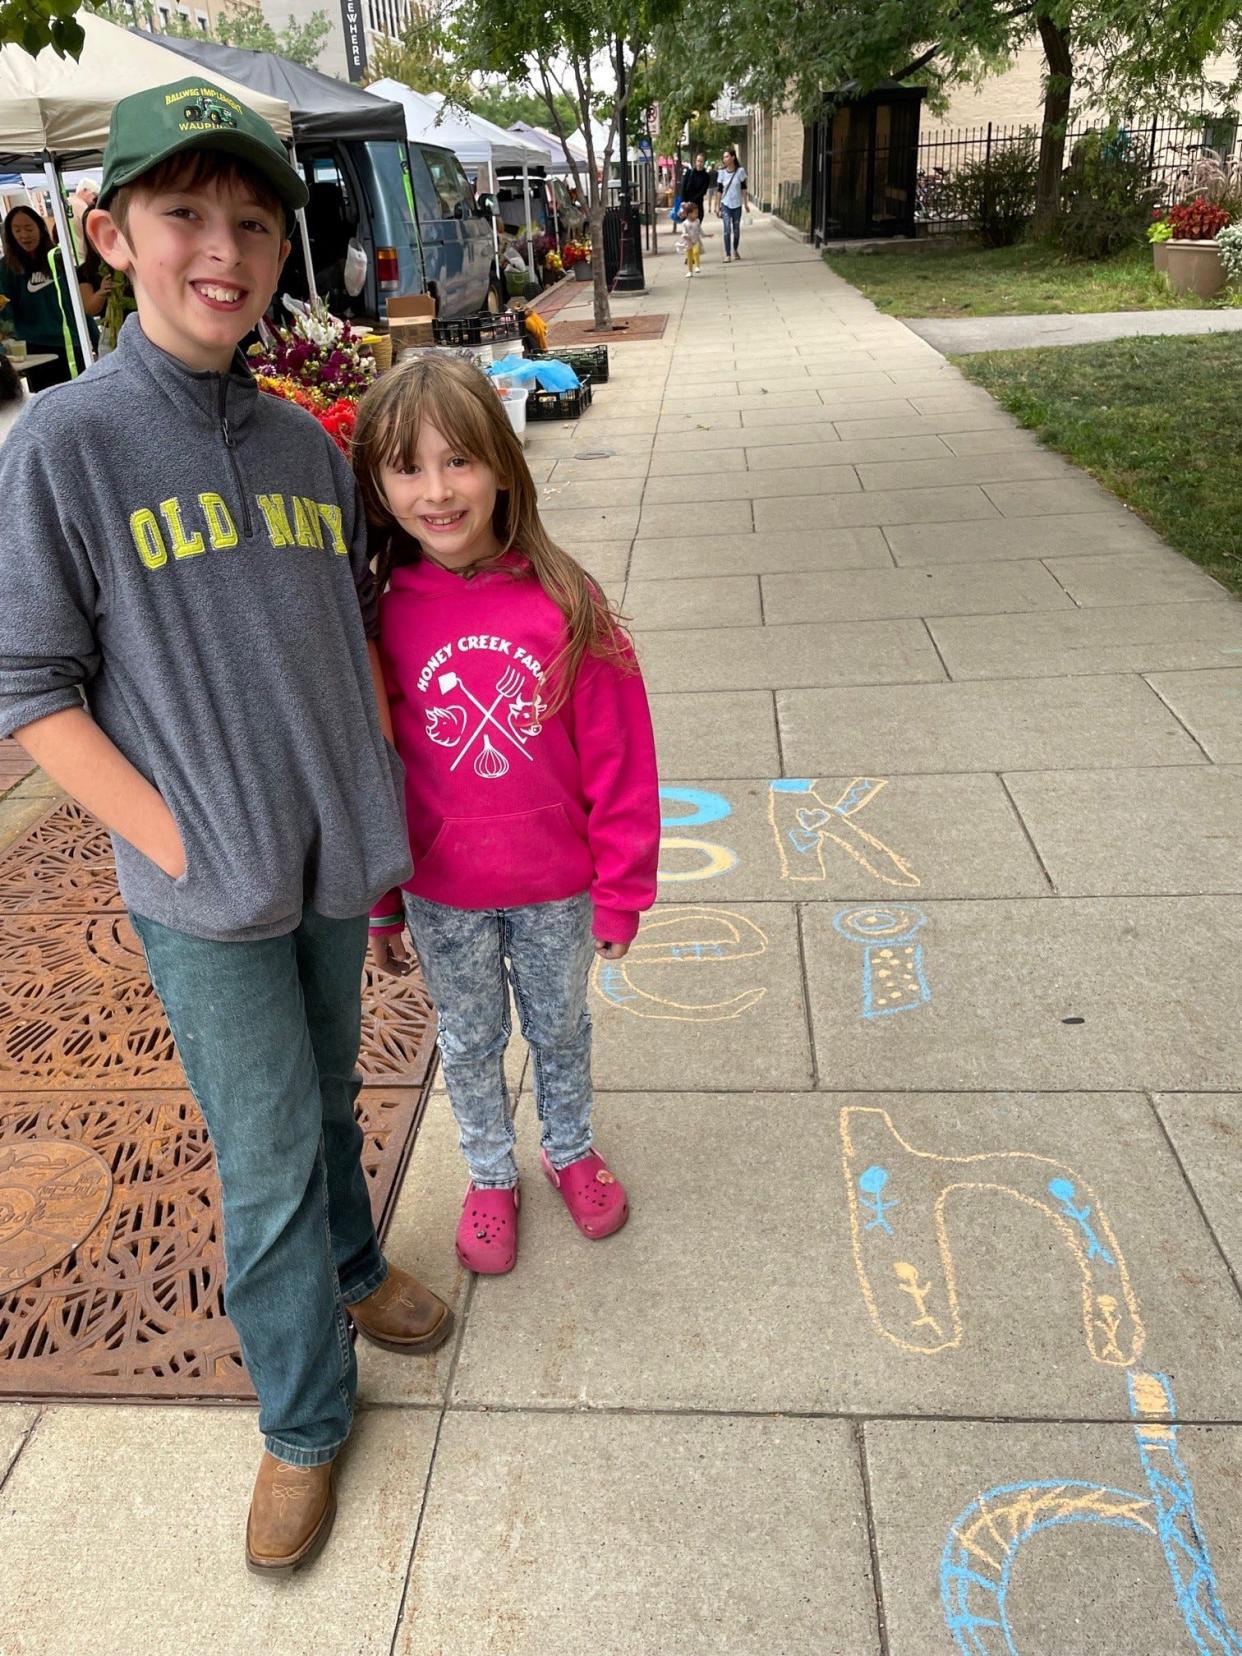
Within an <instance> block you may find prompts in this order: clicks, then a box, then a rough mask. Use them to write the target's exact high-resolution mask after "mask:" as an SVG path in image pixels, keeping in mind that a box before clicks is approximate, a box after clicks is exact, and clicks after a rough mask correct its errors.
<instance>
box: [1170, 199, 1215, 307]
mask: <svg viewBox="0 0 1242 1656" xmlns="http://www.w3.org/2000/svg"><path fill="white" fill-rule="evenodd" d="M1228 223H1229V213H1228V210H1227V209H1226V208H1224V207H1220V206H1218V205H1217V203H1216V202H1214V201H1209V200H1208V199H1207V197H1206V196H1202V195H1199V196H1196V197H1195V198H1194V200H1193V201H1185V202H1182V203H1180V204H1179V205H1178V206H1176V207H1170V209H1169V228H1170V230H1171V232H1172V234H1171V235H1170V236H1169V237H1168V239H1167V240H1166V242H1165V247H1166V248H1167V250H1168V265H1167V267H1166V268H1167V272H1168V278H1169V286H1170V287H1171V288H1172V289H1173V291H1174V293H1193V294H1196V295H1197V296H1198V297H1199V298H1200V299H1215V297H1216V295H1217V294H1218V293H1219V292H1220V290H1221V289H1222V288H1223V287H1224V285H1225V267H1224V266H1223V265H1222V264H1221V262H1220V250H1219V248H1218V247H1217V245H1216V237H1217V235H1218V233H1219V232H1220V231H1221V230H1223V229H1225V227H1226V226H1227V225H1228Z"/></svg>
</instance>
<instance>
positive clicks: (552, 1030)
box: [405, 892, 595, 1190]
mask: <svg viewBox="0 0 1242 1656" xmlns="http://www.w3.org/2000/svg"><path fill="white" fill-rule="evenodd" d="M405 916H406V921H407V923H408V925H409V928H410V936H411V937H412V938H413V940H414V947H415V949H416V950H417V952H418V960H419V964H420V965H421V967H422V969H423V977H424V978H425V980H426V983H427V988H428V990H429V992H430V994H431V998H432V1000H433V1001H434V1003H435V1008H436V1011H437V1012H438V1013H439V1015H440V1033H439V1036H438V1038H437V1041H436V1044H437V1046H438V1047H439V1048H440V1060H441V1062H442V1064H443V1065H444V1079H445V1083H446V1085H447V1086H448V1093H449V1102H450V1103H451V1104H452V1106H453V1114H454V1116H455V1117H456V1119H457V1129H458V1133H459V1135H460V1138H461V1148H462V1153H463V1154H464V1155H465V1158H466V1165H467V1166H468V1167H469V1169H470V1177H471V1179H472V1180H473V1182H474V1183H475V1185H477V1186H478V1188H479V1189H480V1190H508V1189H510V1188H511V1187H512V1186H513V1185H515V1184H516V1183H517V1177H518V1170H517V1162H516V1160H515V1159H514V1155H513V1147H514V1145H515V1143H516V1142H517V1136H516V1134H515V1132H514V1130H513V1111H512V1108H511V1107H510V1102H509V1089H508V1086H507V1085H506V1083H505V1067H504V1058H505V1048H506V1047H507V1046H508V1044H509V1036H510V1034H511V1033H512V1026H511V1024H510V1020H509V984H510V983H512V985H513V998H514V1000H515V1001H516V1002H517V1009H518V1016H519V1018H520V1019H521V1024H522V1034H523V1035H524V1036H525V1037H526V1039H527V1041H529V1043H530V1050H531V1058H532V1060H533V1062H534V1072H535V1106H536V1108H537V1110H538V1112H539V1120H540V1123H541V1143H542V1145H543V1148H544V1149H545V1150H546V1151H547V1153H548V1160H549V1161H550V1162H551V1163H552V1165H553V1167H554V1168H555V1169H556V1170H557V1172H558V1173H559V1172H560V1170H561V1169H562V1168H563V1167H568V1166H569V1164H570V1162H575V1161H579V1160H580V1159H581V1158H582V1157H583V1156H585V1155H586V1154H587V1152H588V1151H589V1150H590V1148H591V1102H592V1100H591V1016H590V1013H589V1012H588V1011H587V1001H586V997H587V978H588V976H589V974H590V970H591V964H592V962H593V961H594V959H595V945H594V943H593V942H592V940H591V899H590V896H589V895H588V894H587V893H586V892H583V893H582V895H581V896H579V897H568V898H565V899H564V900H563V901H560V902H554V903H530V904H528V905H527V906H526V907H524V908H509V909H459V908H449V907H448V905H447V904H444V903H429V902H427V901H426V899H425V898H422V897H414V896H411V895H410V893H409V892H406V893H405Z"/></svg>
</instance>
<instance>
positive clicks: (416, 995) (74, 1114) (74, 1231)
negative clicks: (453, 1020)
mask: <svg viewBox="0 0 1242 1656" xmlns="http://www.w3.org/2000/svg"><path fill="white" fill-rule="evenodd" d="M0 916H3V918H2V919H0V1396H6V1397H35V1398H38V1397H134V1398H148V1399H161V1400H172V1399H178V1400H181V1401H185V1400H204V1399H213V1400H217V1401H219V1400H229V1399H236V1400H249V1399H250V1398H251V1397H252V1396H253V1393H252V1391H251V1388H250V1384H249V1380H248V1378H247V1376H246V1372H245V1369H244V1366H243V1365H242V1361H241V1356H240V1353H239V1351H238V1344H237V1336H236V1334H235V1332H234V1330H233V1327H232V1324H231V1323H230V1322H229V1321H228V1319H227V1318H226V1317H225V1315H224V1313H223V1309H222V1301H221V1287H222V1280H223V1251H222V1244H221V1236H220V1222H219V1190H218V1186H217V1182H216V1174H215V1165H214V1160H213V1157H212V1152H211V1146H210V1142H209V1140H208V1136H207V1132H206V1128H205V1125H204V1123H203V1120H202V1117H201V1116H200V1114H199V1111H198V1107H197V1105H196V1104H195V1103H194V1100H193V1098H192V1097H191V1095H190V1094H189V1092H188V1091H186V1090H185V1083H184V1079H183V1077H182V1073H181V1069H180V1065H179V1064H178V1062H177V1058H176V1053H175V1049H174V1046H173V1040H172V1035H171V1033H170V1031H169V1029H168V1026H167V1024H166V1023H165V1021H164V1016H163V1012H162V1009H161V1007H160V1004H159V1001H158V999H157V998H156V996H155V993H154V991H153V990H152V988H151V986H150V983H149V981H148V979H147V976H146V972H145V969H144V965H143V960H142V953H141V949H140V948H139V945H138V940H137V938H136V937H135V936H134V933H133V931H132V929H131V927H130V925H129V921H128V919H127V918H126V916H125V914H124V912H123V910H122V909H121V905H120V898H119V895H118V893H117V888H116V880H115V875H114V873H113V870H112V862H111V852H110V849H109V846H108V839H107V835H106V834H105V833H103V831H102V830H101V829H99V827H98V825H97V824H96V823H94V821H93V820H92V819H91V818H89V817H88V816H86V814H85V813H84V812H82V811H81V810H80V809H79V808H78V807H77V806H75V805H62V806H60V807H58V808H57V809H56V810H54V811H53V812H52V813H51V814H50V815H49V816H48V817H46V818H45V819H44V820H43V821H42V822H40V823H39V824H37V825H36V826H35V827H34V828H32V829H31V830H30V831H29V832H28V833H27V834H26V835H25V836H24V837H23V838H22V839H20V840H18V841H17V842H16V843H15V844H14V845H13V846H12V847H11V849H10V850H9V852H8V853H7V854H6V855H5V856H4V857H3V858H0ZM363 1008H364V1009H363V1051H362V1059H361V1066H360V1067H361V1068H362V1071H363V1074H364V1077H365V1079H366V1080H367V1081H368V1082H369V1083H371V1084H370V1085H365V1086H364V1087H363V1089H362V1092H361V1094H360V1096H359V1099H358V1104H357V1113H358V1119H359V1122H360V1124H361V1126H362V1129H363V1133H364V1135H365V1146H364V1151H363V1165H364V1168H365V1171H366V1175H367V1179H368V1181H369V1184H370V1187H371V1201H372V1209H373V1211H374V1213H375V1215H376V1220H377V1223H378V1224H379V1226H380V1230H381V1234H382V1233H383V1230H384V1228H385V1227H386V1224H387V1221H388V1218H389V1216H390V1213H391V1209H392V1206H393V1203H394V1202H395V1199H396V1194H397V1191H398V1190H399V1188H400V1183H401V1178H402V1175H403V1173H404V1170H405V1166H406V1163H407V1161H408V1158H409V1154H410V1151H411V1149H412V1146H413V1141H414V1136H415V1133H416V1131H417V1128H418V1124H419V1121H420V1119H421V1114H422V1109H423V1105H424V1102H425V1099H426V1094H427V1088H428V1085H429V1082H430V1077H431V1071H432V1060H433V1056H434V1015H433V1014H432V1011H431V1008H430V1005H429V1003H428V1000H427V997H426V993H425V991H424V990H423V988H422V985H421V983H420V982H419V981H418V980H416V979H409V978H388V977H382V978H379V979H378V980H376V981H372V980H371V979H370V978H369V977H368V981H367V984H366V987H365V992H364V1002H363Z"/></svg>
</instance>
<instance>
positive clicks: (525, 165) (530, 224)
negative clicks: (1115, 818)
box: [522, 156, 535, 282]
mask: <svg viewBox="0 0 1242 1656" xmlns="http://www.w3.org/2000/svg"><path fill="white" fill-rule="evenodd" d="M522 200H523V202H524V203H525V205H524V208H523V212H524V215H525V219H526V274H527V276H529V277H530V279H531V281H532V282H533V281H534V279H535V249H534V240H535V238H534V236H532V235H531V231H532V230H533V229H534V221H533V219H532V218H531V216H530V163H529V161H527V159H526V157H525V156H523V157H522Z"/></svg>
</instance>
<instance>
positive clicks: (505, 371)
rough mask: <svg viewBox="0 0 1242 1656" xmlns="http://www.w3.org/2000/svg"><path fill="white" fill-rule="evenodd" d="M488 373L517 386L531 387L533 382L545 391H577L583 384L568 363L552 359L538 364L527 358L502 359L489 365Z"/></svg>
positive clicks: (508, 357) (540, 361)
mask: <svg viewBox="0 0 1242 1656" xmlns="http://www.w3.org/2000/svg"><path fill="white" fill-rule="evenodd" d="M487 371H488V373H489V374H490V375H491V376H492V377H493V378H494V379H507V380H512V381H513V383H514V384H515V385H530V384H531V383H532V381H533V382H534V384H536V385H538V386H540V387H541V388H542V389H543V390H544V391H576V390H577V389H578V387H579V385H580V384H581V383H582V382H581V380H579V378H578V376H577V374H575V373H574V371H573V369H572V368H571V367H570V366H569V364H568V363H567V362H557V361H556V360H555V359H553V358H551V357H549V358H548V359H547V360H546V361H544V360H543V359H540V360H539V361H536V362H531V361H530V360H529V359H528V358H527V357H520V356H507V357H501V359H500V361H499V362H492V363H489V365H488V369H487Z"/></svg>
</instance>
